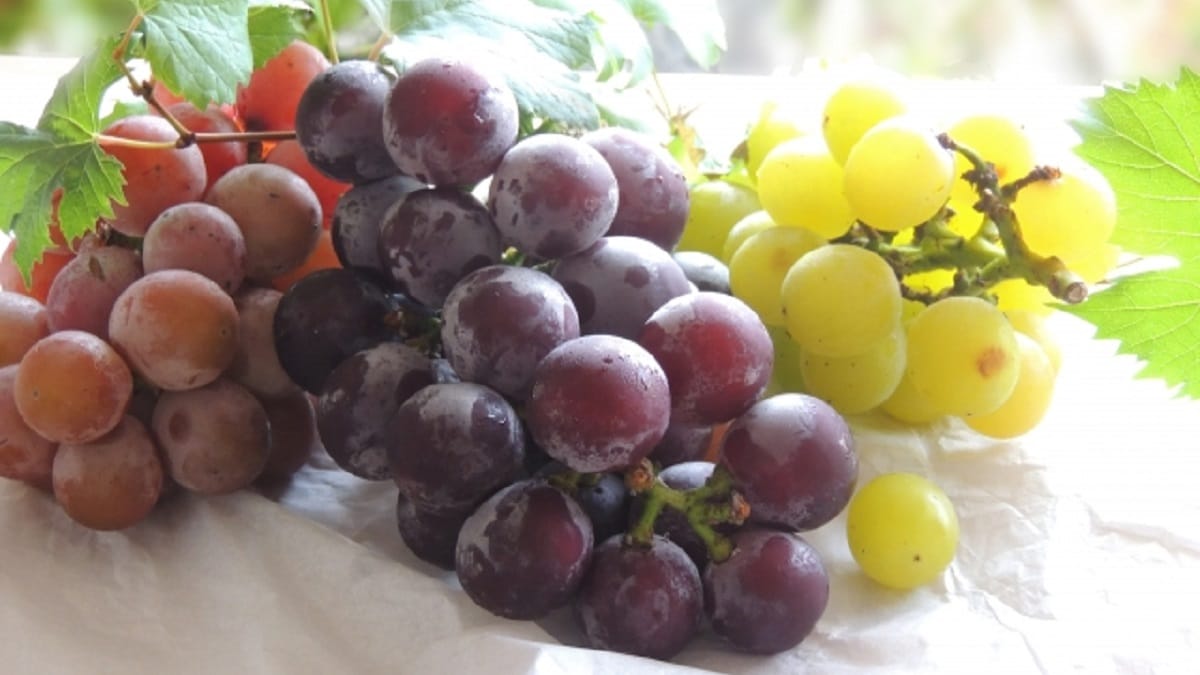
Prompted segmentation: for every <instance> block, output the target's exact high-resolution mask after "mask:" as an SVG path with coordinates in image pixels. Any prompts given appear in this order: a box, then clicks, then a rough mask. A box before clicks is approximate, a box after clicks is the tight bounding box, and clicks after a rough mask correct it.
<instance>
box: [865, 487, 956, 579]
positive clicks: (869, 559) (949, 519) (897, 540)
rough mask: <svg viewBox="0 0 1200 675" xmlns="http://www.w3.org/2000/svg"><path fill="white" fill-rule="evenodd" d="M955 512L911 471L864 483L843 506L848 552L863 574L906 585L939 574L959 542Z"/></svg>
mask: <svg viewBox="0 0 1200 675" xmlns="http://www.w3.org/2000/svg"><path fill="white" fill-rule="evenodd" d="M958 533H959V528H958V515H957V514H956V513H955V512H954V504H952V503H951V502H950V499H949V498H948V497H947V496H946V493H945V492H943V491H942V490H941V488H939V487H938V486H937V485H934V484H933V483H932V482H930V481H929V480H928V479H926V478H924V477H922V476H918V475H916V474H911V473H889V474H883V475H881V476H878V477H876V478H875V479H873V480H872V481H871V482H869V483H867V484H866V485H864V486H862V488H860V489H859V490H858V492H857V493H855V495H854V496H853V497H852V498H851V499H850V504H849V505H848V506H847V507H846V539H847V542H848V543H849V545H850V553H851V554H852V555H853V556H854V560H855V561H856V562H857V563H858V565H859V567H860V568H862V571H863V573H864V574H866V575H867V577H869V578H871V579H873V580H875V581H876V582H878V583H880V584H882V585H884V586H887V587H889V588H896V589H900V590H908V589H911V588H916V587H918V586H922V585H924V584H927V583H929V582H931V581H933V580H934V579H936V578H938V577H939V576H941V574H942V572H944V571H945V570H946V568H947V567H949V566H950V563H951V562H953V560H954V555H955V551H956V550H957V548H958Z"/></svg>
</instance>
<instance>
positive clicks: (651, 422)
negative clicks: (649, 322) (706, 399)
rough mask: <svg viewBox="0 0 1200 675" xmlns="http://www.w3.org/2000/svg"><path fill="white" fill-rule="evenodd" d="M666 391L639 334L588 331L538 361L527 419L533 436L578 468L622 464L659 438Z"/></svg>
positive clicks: (667, 398) (637, 458)
mask: <svg viewBox="0 0 1200 675" xmlns="http://www.w3.org/2000/svg"><path fill="white" fill-rule="evenodd" d="M670 391H671V390H670V386H669V385H668V384H667V376H666V374H665V373H664V372H663V370H662V368H660V367H659V365H658V363H657V362H656V361H655V360H654V357H653V356H651V355H650V353H649V352H647V351H646V350H645V349H643V348H642V347H641V346H640V345H638V344H637V343H636V342H634V341H632V340H627V339H625V338H622V337H617V336H615V335H585V336H583V337H579V338H576V339H574V340H568V341H567V342H564V343H562V344H561V345H559V346H558V347H555V348H554V350H553V351H551V352H550V353H549V354H547V355H546V357H545V358H543V359H542V361H541V362H540V363H538V365H537V368H536V369H535V370H534V375H533V393H532V395H531V396H530V399H529V406H528V408H527V409H526V420H527V421H528V423H529V430H530V432H531V433H532V434H533V438H534V440H535V441H537V444H538V445H539V446H541V447H542V448H543V449H544V450H545V451H546V453H547V454H549V455H550V456H551V457H553V458H555V459H557V460H558V461H560V462H562V463H563V464H566V465H567V466H569V467H571V468H572V469H574V470H575V471H581V472H597V471H620V470H623V469H626V468H628V467H630V466H633V465H634V464H636V463H638V462H639V461H641V460H642V459H643V458H644V457H645V456H646V455H647V454H649V453H650V451H651V450H652V449H653V448H654V446H655V445H658V442H659V441H660V440H662V437H663V434H665V433H666V431H667V423H668V420H669V418H670V411H671V393H670Z"/></svg>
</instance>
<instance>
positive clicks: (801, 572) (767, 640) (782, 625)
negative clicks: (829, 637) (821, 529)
mask: <svg viewBox="0 0 1200 675" xmlns="http://www.w3.org/2000/svg"><path fill="white" fill-rule="evenodd" d="M733 545H734V552H733V555H732V556H731V557H730V558H729V559H728V560H726V561H725V562H722V563H715V564H710V565H709V566H708V567H707V568H706V569H705V570H704V608H705V611H706V612H707V613H708V617H709V620H710V622H711V624H712V628H713V632H715V633H716V634H717V635H719V636H721V637H723V638H725V639H726V640H728V641H729V644H731V645H733V646H734V647H736V648H737V649H740V650H743V651H747V652H754V653H757V654H775V653H778V652H782V651H786V650H788V649H791V648H792V647H795V646H796V645H798V644H800V643H801V642H802V641H803V640H804V638H806V637H808V634H809V633H811V632H812V629H813V628H814V627H815V626H816V624H817V621H818V620H819V619H820V618H821V615H822V614H823V613H824V612H825V606H826V605H827V604H828V602H829V577H828V575H827V574H826V572H825V566H824V565H823V564H822V563H821V558H820V556H819V555H817V552H816V550H814V549H813V548H812V547H811V546H809V544H808V543H807V542H805V541H804V540H803V539H801V538H800V537H798V536H796V535H794V534H791V533H790V532H777V531H773V530H753V529H751V530H741V531H739V532H737V533H736V534H734V535H733Z"/></svg>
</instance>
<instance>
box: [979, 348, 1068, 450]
mask: <svg viewBox="0 0 1200 675" xmlns="http://www.w3.org/2000/svg"><path fill="white" fill-rule="evenodd" d="M1017 346H1018V347H1019V349H1020V352H1021V368H1020V372H1019V373H1018V374H1017V385H1016V387H1015V388H1014V389H1013V392H1012V395H1010V396H1009V397H1008V400H1006V401H1005V402H1004V403H1003V404H1002V405H1001V406H1000V407H999V408H997V409H995V410H993V411H992V412H990V413H986V414H983V415H973V416H971V417H967V418H964V421H965V422H966V423H967V426H969V427H971V428H972V429H974V430H975V431H978V432H979V433H981V434H984V435H985V436H991V437H992V438H1016V437H1017V436H1020V435H1022V434H1025V433H1028V432H1029V431H1030V430H1032V429H1033V428H1034V427H1036V426H1037V424H1038V422H1041V421H1042V418H1043V417H1045V415H1046V411H1047V410H1048V409H1049V408H1050V400H1051V399H1052V398H1053V397H1054V378H1055V377H1056V375H1057V369H1056V368H1055V367H1054V364H1053V363H1052V362H1051V361H1050V357H1049V356H1047V355H1046V352H1044V351H1042V347H1041V345H1039V344H1038V343H1037V342H1036V341H1035V340H1034V339H1033V338H1031V337H1029V336H1028V335H1024V334H1022V333H1017Z"/></svg>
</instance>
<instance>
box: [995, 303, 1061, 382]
mask: <svg viewBox="0 0 1200 675" xmlns="http://www.w3.org/2000/svg"><path fill="white" fill-rule="evenodd" d="M1004 316H1006V317H1008V322H1009V323H1011V324H1012V327H1013V330H1016V331H1017V332H1019V333H1024V334H1025V335H1027V336H1029V337H1031V338H1033V340H1034V342H1037V343H1038V346H1039V347H1041V348H1042V352H1043V353H1044V354H1045V355H1046V358H1048V359H1050V365H1051V366H1053V367H1054V372H1056V373H1057V372H1058V370H1059V368H1060V367H1061V366H1062V348H1061V347H1059V345H1058V341H1057V340H1056V339H1055V337H1054V335H1053V332H1052V331H1051V330H1050V327H1049V326H1047V325H1046V317H1045V316H1044V315H1042V314H1041V313H1038V312H1031V311H1027V310H1008V311H1005V312H1004Z"/></svg>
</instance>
